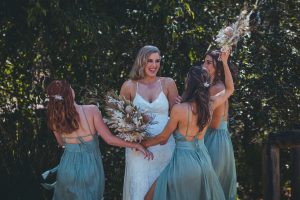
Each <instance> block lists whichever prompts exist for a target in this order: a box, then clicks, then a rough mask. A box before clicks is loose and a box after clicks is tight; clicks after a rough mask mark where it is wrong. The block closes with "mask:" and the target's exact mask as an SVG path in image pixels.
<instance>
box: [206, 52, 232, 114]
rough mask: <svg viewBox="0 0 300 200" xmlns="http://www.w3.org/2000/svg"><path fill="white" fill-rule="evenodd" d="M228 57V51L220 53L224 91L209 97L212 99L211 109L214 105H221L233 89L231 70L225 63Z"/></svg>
mask: <svg viewBox="0 0 300 200" xmlns="http://www.w3.org/2000/svg"><path fill="white" fill-rule="evenodd" d="M228 57H229V52H226V53H225V52H222V53H221V59H222V62H223V66H224V74H225V93H224V94H221V95H218V96H211V97H210V98H211V100H212V109H213V110H214V109H215V108H216V107H218V106H219V105H221V104H222V103H224V102H225V101H226V100H227V99H228V98H229V97H230V95H232V93H233V91H234V85H233V79H232V76H231V72H230V70H229V66H228V63H227V60H228Z"/></svg>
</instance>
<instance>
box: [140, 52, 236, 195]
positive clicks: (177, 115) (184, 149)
mask: <svg viewBox="0 0 300 200" xmlns="http://www.w3.org/2000/svg"><path fill="white" fill-rule="evenodd" d="M228 56H229V54H228V53H222V54H221V59H222V62H223V64H224V72H225V86H226V87H225V92H224V93H223V94H220V95H218V96H210V94H209V87H210V84H209V83H210V76H209V73H208V71H207V70H206V69H204V68H202V67H192V68H191V69H190V71H189V73H188V75H187V78H186V83H185V91H184V95H183V99H182V103H180V104H176V105H174V106H173V108H172V110H171V115H170V120H169V121H168V123H167V125H166V127H165V128H164V130H163V131H162V132H161V133H160V134H158V135H157V136H155V137H153V138H150V139H147V140H145V141H143V142H142V144H143V145H144V146H145V147H150V146H153V145H157V144H160V143H164V142H165V141H166V140H168V139H169V138H170V136H171V134H172V133H173V131H174V130H175V132H174V133H173V135H174V137H175V141H176V147H175V151H174V154H173V157H172V159H171V161H170V163H169V164H168V165H167V167H166V168H165V169H164V170H163V172H162V173H161V174H160V176H159V177H158V178H157V180H156V181H155V182H154V184H153V185H152V186H151V188H150V190H149V191H148V193H147V195H146V196H145V199H146V200H150V199H155V200H182V199H184V200H196V199H201V200H224V199H225V197H224V193H223V190H222V187H221V184H220V182H219V180H218V177H217V175H216V173H215V171H214V169H213V166H212V163H211V160H210V157H209V155H208V152H207V149H206V147H205V145H204V141H203V138H204V134H205V132H206V130H207V128H208V126H209V124H210V121H211V115H212V111H213V110H215V108H217V107H218V106H219V105H221V104H223V103H224V102H225V101H226V100H227V98H228V97H229V96H230V95H231V94H232V93H233V91H234V87H233V81H232V76H231V73H230V70H229V67H228V65H227V59H228Z"/></svg>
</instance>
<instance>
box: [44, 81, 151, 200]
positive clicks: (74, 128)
mask: <svg viewBox="0 0 300 200" xmlns="http://www.w3.org/2000/svg"><path fill="white" fill-rule="evenodd" d="M46 93H47V96H48V98H49V102H48V105H47V116H48V126H49V128H50V129H51V130H52V131H53V133H54V135H55V137H56V140H57V142H58V144H59V145H60V146H64V153H63V155H62V157H61V160H60V163H59V165H58V166H57V167H55V168H54V169H51V170H49V171H47V172H45V173H44V174H43V175H42V176H43V178H45V179H46V178H47V176H48V174H49V173H54V172H56V171H57V176H56V183H54V184H45V183H44V184H42V185H43V186H44V187H45V188H47V189H51V188H54V194H53V199H54V200H55V199H57V200H61V199H63V200H82V199H85V200H88V199H90V200H94V199H103V193H104V180H105V177H104V170H103V165H102V159H101V152H100V149H99V141H98V136H101V137H102V138H103V140H104V141H105V142H106V143H108V144H110V145H114V146H119V147H129V148H134V149H138V152H137V154H141V155H142V157H143V158H146V157H147V158H148V159H149V158H152V157H153V155H152V153H151V152H149V151H148V150H146V149H145V148H144V147H143V146H141V145H140V144H138V143H131V142H125V141H123V140H122V139H120V138H118V137H116V136H114V135H112V133H111V132H110V130H109V129H108V127H107V126H106V124H105V123H104V122H103V119H102V116H101V112H100V111H99V109H98V108H97V107H96V106H94V105H78V104H77V103H76V102H75V93H74V90H73V89H72V87H71V86H70V84H69V83H68V82H67V81H65V80H54V81H52V82H51V83H50V84H49V86H48V87H47V89H46Z"/></svg>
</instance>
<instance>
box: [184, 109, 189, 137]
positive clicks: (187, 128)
mask: <svg viewBox="0 0 300 200" xmlns="http://www.w3.org/2000/svg"><path fill="white" fill-rule="evenodd" d="M189 126H190V104H188V124H187V127H186V131H185V136H188V135H187V133H188V130H189Z"/></svg>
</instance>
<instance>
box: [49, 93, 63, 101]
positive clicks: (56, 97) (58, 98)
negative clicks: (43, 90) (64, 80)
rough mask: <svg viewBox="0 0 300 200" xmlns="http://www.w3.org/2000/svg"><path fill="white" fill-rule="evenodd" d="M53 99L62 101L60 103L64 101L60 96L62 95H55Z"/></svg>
mask: <svg viewBox="0 0 300 200" xmlns="http://www.w3.org/2000/svg"><path fill="white" fill-rule="evenodd" d="M51 97H53V98H54V99H55V100H60V101H62V100H63V97H62V96H60V95H57V94H56V95H53V96H51Z"/></svg>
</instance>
